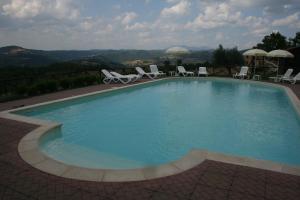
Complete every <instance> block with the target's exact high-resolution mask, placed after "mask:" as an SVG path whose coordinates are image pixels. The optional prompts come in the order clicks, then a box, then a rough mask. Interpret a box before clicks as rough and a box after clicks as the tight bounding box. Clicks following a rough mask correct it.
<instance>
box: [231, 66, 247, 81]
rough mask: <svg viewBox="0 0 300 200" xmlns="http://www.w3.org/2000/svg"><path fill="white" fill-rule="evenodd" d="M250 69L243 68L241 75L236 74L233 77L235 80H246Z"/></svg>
mask: <svg viewBox="0 0 300 200" xmlns="http://www.w3.org/2000/svg"><path fill="white" fill-rule="evenodd" d="M248 69H249V67H247V66H243V67H241V71H240V73H236V74H234V75H233V78H241V79H244V78H245V77H247V76H248Z"/></svg>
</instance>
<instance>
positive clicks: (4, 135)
mask: <svg viewBox="0 0 300 200" xmlns="http://www.w3.org/2000/svg"><path fill="white" fill-rule="evenodd" d="M106 87H111V86H104V85H99V86H92V87H88V88H81V89H76V90H73V92H70V91H65V92H60V93H56V94H50V95H43V96H40V97H36V98H30V99H26V100H19V101H18V103H20V102H21V103H24V104H25V103H26V105H29V104H30V103H37V102H42V101H43V100H44V101H45V100H49V98H51V99H55V98H62V97H67V96H69V95H74V94H80V93H84V92H91V91H96V90H99V89H104V88H106ZM291 88H292V89H293V90H294V91H295V93H296V94H297V95H298V97H299V96H300V87H299V85H295V86H291ZM6 105H7V106H12V105H16V104H11V103H10V104H6ZM1 108H2V109H8V108H9V107H5V106H3V104H2V106H1ZM35 128H36V126H35V125H31V124H26V123H20V122H16V121H13V120H7V119H0V177H1V178H0V199H1V200H2V199H3V200H4V199H24V200H25V199H64V200H65V199H72V200H73V199H74V200H76V199H88V200H89V199H91V200H92V199H105V200H116V199H122V200H126V199H129V200H135V199H143V200H144V199H145V200H147V199H151V200H163V199H174V200H176V199H190V200H194V199H195V200H196V199H197V200H198V199H200V200H206V199H209V200H213V199H214V200H218V199H222V200H223V199H228V200H252V199H253V200H254V199H255V200H260V199H265V200H277V199H278V200H289V199H291V200H297V199H300V177H299V176H292V175H287V174H281V173H277V172H272V171H267V170H261V169H255V168H250V167H242V166H237V165H232V164H225V163H221V162H215V161H210V160H206V161H204V162H203V163H201V164H200V165H198V166H196V167H194V168H192V169H190V170H187V171H185V172H183V173H181V174H177V175H173V176H169V177H164V178H159V179H154V180H148V181H137V182H123V183H96V182H87V181H78V180H72V179H65V178H61V177H57V176H53V175H49V174H47V173H44V172H41V171H39V170H37V169H35V168H33V167H31V166H30V165H28V164H27V163H25V162H24V161H23V160H22V159H21V158H20V157H19V155H18V152H17V145H18V142H19V141H20V139H21V137H22V136H24V135H25V134H27V133H28V132H29V131H31V130H33V129H35Z"/></svg>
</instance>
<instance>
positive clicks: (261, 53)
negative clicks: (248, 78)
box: [243, 49, 268, 74]
mask: <svg viewBox="0 0 300 200" xmlns="http://www.w3.org/2000/svg"><path fill="white" fill-rule="evenodd" d="M267 54H268V53H267V52H266V51H264V50H262V49H250V50H248V51H246V52H244V53H243V56H252V57H254V60H255V64H254V74H255V70H256V57H265V56H267Z"/></svg>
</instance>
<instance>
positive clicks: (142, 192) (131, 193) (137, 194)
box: [111, 186, 153, 200]
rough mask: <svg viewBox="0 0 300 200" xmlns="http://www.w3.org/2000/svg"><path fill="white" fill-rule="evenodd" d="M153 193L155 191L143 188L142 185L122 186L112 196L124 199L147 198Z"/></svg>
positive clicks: (137, 199) (138, 199)
mask: <svg viewBox="0 0 300 200" xmlns="http://www.w3.org/2000/svg"><path fill="white" fill-rule="evenodd" d="M152 193H153V192H151V191H149V190H146V189H143V188H142V187H136V186H135V187H122V188H121V189H120V190H118V191H117V192H116V193H115V194H114V195H113V196H111V198H112V199H124V200H127V199H128V200H140V199H145V200H147V199H150V198H151V196H152Z"/></svg>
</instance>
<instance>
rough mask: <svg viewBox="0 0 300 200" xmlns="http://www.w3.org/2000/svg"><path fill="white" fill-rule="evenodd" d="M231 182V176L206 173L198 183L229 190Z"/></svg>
mask: <svg viewBox="0 0 300 200" xmlns="http://www.w3.org/2000/svg"><path fill="white" fill-rule="evenodd" d="M232 181H233V176H229V175H225V174H220V173H214V172H211V171H208V172H206V173H205V174H204V175H203V176H202V178H201V180H200V183H201V184H203V185H207V186H211V187H216V188H219V189H229V188H230V187H231V184H232Z"/></svg>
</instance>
